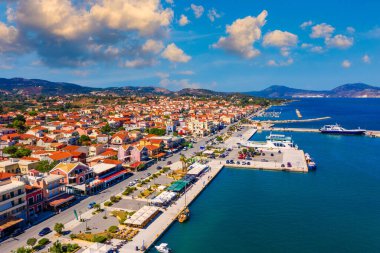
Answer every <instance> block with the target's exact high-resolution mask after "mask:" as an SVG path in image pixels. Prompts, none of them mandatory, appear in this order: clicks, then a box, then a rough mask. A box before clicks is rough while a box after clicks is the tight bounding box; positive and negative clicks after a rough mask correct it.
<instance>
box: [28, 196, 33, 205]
mask: <svg viewBox="0 0 380 253" xmlns="http://www.w3.org/2000/svg"><path fill="white" fill-rule="evenodd" d="M33 202H34V198H33V197H31V198H28V205H33Z"/></svg>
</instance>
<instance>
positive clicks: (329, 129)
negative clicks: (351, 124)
mask: <svg viewBox="0 0 380 253" xmlns="http://www.w3.org/2000/svg"><path fill="white" fill-rule="evenodd" d="M319 131H320V132H321V133H323V134H342V135H343V134H346V135H362V134H364V133H365V132H366V130H365V129H361V128H357V129H345V128H343V127H342V126H340V125H338V124H335V125H324V126H323V127H321V128H320V129H319Z"/></svg>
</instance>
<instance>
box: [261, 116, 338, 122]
mask: <svg viewBox="0 0 380 253" xmlns="http://www.w3.org/2000/svg"><path fill="white" fill-rule="evenodd" d="M301 117H302V116H301ZM327 119H331V117H320V118H312V119H287V120H263V121H261V122H262V123H271V124H283V123H301V122H313V121H322V120H327Z"/></svg>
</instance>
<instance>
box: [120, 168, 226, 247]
mask: <svg viewBox="0 0 380 253" xmlns="http://www.w3.org/2000/svg"><path fill="white" fill-rule="evenodd" d="M209 166H210V168H211V170H209V171H208V172H206V173H205V174H204V175H202V176H201V178H200V179H199V180H198V181H197V182H196V183H195V184H194V185H192V187H191V188H190V189H188V190H187V193H186V201H187V204H188V205H190V203H191V202H192V201H193V200H194V199H196V197H197V196H198V195H199V194H200V193H201V192H202V190H203V189H204V188H205V187H207V185H208V184H209V183H210V182H211V181H212V180H213V179H214V178H215V176H216V175H217V174H218V173H219V172H220V171H221V170H222V168H223V164H221V162H220V161H212V162H210V163H209ZM184 206H185V196H184V195H182V196H181V197H180V198H179V199H178V200H177V201H176V202H175V203H174V204H172V205H171V206H169V207H168V208H167V209H166V210H163V212H162V213H161V215H160V216H158V217H157V218H156V219H155V220H154V221H153V222H152V223H151V224H149V225H148V227H147V228H145V229H141V230H140V232H139V233H138V234H137V236H136V237H134V238H133V240H132V241H131V242H129V243H127V244H126V245H125V246H124V247H123V248H121V249H120V252H121V253H124V252H125V253H127V252H129V253H130V252H135V251H136V246H137V247H139V248H141V247H142V245H144V246H145V247H146V248H147V249H149V248H150V247H152V246H153V244H154V243H155V241H156V240H157V239H158V238H159V237H160V236H161V235H162V234H163V233H164V232H165V231H166V230H167V229H168V228H169V227H170V225H171V224H172V223H173V222H174V221H176V219H177V217H178V215H179V214H180V212H181V211H182V210H183V208H184ZM190 211H191V210H190ZM190 219H191V218H190ZM190 222H191V220H190Z"/></svg>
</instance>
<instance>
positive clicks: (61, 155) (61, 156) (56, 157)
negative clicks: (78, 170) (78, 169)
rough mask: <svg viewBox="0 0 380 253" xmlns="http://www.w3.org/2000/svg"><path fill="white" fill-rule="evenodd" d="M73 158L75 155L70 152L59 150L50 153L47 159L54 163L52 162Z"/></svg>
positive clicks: (67, 160)
mask: <svg viewBox="0 0 380 253" xmlns="http://www.w3.org/2000/svg"><path fill="white" fill-rule="evenodd" d="M72 158H73V155H72V154H71V153H70V152H64V151H57V152H53V153H52V154H51V155H49V156H48V158H47V160H48V161H49V163H52V162H58V163H60V162H70V161H71V160H72Z"/></svg>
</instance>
